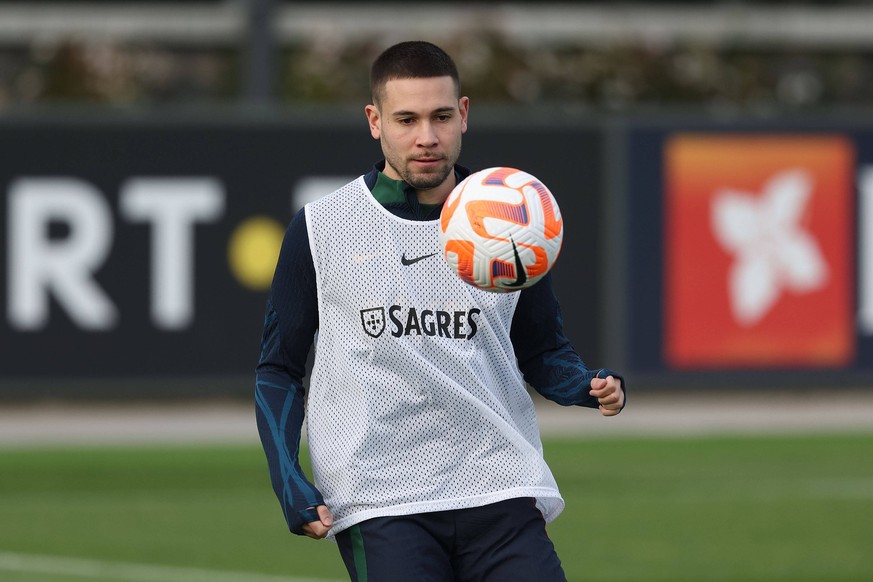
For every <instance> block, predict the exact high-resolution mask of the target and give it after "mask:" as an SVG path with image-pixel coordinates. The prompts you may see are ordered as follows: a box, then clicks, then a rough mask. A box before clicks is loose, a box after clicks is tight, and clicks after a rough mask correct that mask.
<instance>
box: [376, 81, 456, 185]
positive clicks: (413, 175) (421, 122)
mask: <svg viewBox="0 0 873 582" xmlns="http://www.w3.org/2000/svg"><path fill="white" fill-rule="evenodd" d="M381 101H382V102H381V104H380V106H379V107H376V106H375V105H367V107H366V113H367V119H368V121H369V123H370V134H371V135H372V136H373V138H374V139H378V140H380V141H381V143H382V152H383V153H384V155H385V160H386V164H385V174H386V175H387V176H388V177H389V178H393V179H395V180H404V181H405V182H407V183H408V184H409V185H411V186H412V187H413V188H415V189H416V190H434V189H437V190H440V189H441V188H440V186H444V188H443V189H445V190H446V192H445V195H446V196H447V195H448V193H449V191H450V190H451V188H452V187H453V186H454V180H449V182H448V183H447V182H446V180H447V178H449V177H450V176H452V175H453V174H452V168H453V166H454V164H455V162H456V161H457V160H458V156H460V155H461V135H462V134H463V133H464V132H466V131H467V111H468V108H469V99H467V97H461V98H460V99H458V97H457V93H456V91H455V84H454V82H453V80H452V78H451V77H448V76H446V77H431V78H424V79H393V80H391V81H388V82H387V83H386V84H385V88H384V90H383V92H382V100H381ZM440 194H442V193H441V192H440Z"/></svg>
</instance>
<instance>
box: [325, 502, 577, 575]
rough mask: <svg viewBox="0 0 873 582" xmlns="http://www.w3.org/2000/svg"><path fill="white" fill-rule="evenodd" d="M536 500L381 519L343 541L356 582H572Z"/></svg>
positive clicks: (347, 533) (340, 541) (340, 535)
mask: <svg viewBox="0 0 873 582" xmlns="http://www.w3.org/2000/svg"><path fill="white" fill-rule="evenodd" d="M545 526H546V522H545V520H544V519H543V516H542V514H541V513H540V511H539V509H537V507H536V505H535V503H534V500H533V499H531V498H528V497H525V498H518V499H509V500H507V501H501V502H499V503H494V504H491V505H485V506H483V507H474V508H471V509H457V510H452V511H437V512H433V513H420V514H415V515H403V516H397V517H377V518H374V519H370V520H367V521H364V522H361V523H359V524H357V525H354V526H352V527H350V528H348V529H346V530H343V531H341V532H340V533H338V534H337V536H336V541H337V544H338V545H339V550H340V554H341V555H342V558H343V562H344V563H345V565H346V569H347V570H348V571H349V577H350V578H351V580H352V582H405V581H409V582H413V581H414V582H453V581H458V582H461V581H463V582H473V581H477V582H485V581H490V582H498V581H499V582H514V581H518V582H529V581H531V580H535V581H537V582H566V577H565V576H564V570H563V569H562V568H561V561H560V560H559V559H558V555H557V554H556V553H555V546H554V545H553V544H552V541H551V540H550V539H549V536H548V535H547V534H546V527H545Z"/></svg>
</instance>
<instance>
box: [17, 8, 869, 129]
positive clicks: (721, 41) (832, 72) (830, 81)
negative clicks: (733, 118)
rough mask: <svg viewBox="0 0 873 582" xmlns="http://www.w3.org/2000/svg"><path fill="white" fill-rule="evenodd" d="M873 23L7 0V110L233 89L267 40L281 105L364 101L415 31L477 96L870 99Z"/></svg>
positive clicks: (704, 13)
mask: <svg viewBox="0 0 873 582" xmlns="http://www.w3.org/2000/svg"><path fill="white" fill-rule="evenodd" d="M387 14H390V15H391V16H390V18H386V17H385V16H384V15H387ZM871 27H873V6H871V5H870V4H869V3H857V2H855V3H853V2H823V1H822V2H781V1H767V2H740V1H725V2H702V1H697V2H691V1H685V2H671V3H661V2H636V3H633V4H625V3H605V2H603V3H597V2H560V3H559V2H555V3H506V2H477V3H472V4H471V3H465V2H447V3H446V2H444V3H442V4H440V6H439V7H434V6H430V5H421V6H420V7H418V6H414V7H411V6H410V5H409V4H407V3H402V4H400V3H393V4H392V3H390V2H385V3H381V4H378V5H376V4H365V3H362V4H360V5H359V4H344V3H339V2H321V3H315V2H294V1H281V0H188V1H185V2H169V1H161V0H143V1H123V0H103V1H100V0H91V1H75V0H55V1H51V2H48V1H42V0H29V1H27V2H25V1H22V0H19V1H8V0H3V1H0V110H2V109H10V108H21V107H29V106H33V105H40V106H41V105H106V106H113V107H119V106H120V107H151V106H164V105H192V104H194V105H233V104H238V103H240V102H243V101H245V99H246V98H247V96H248V95H250V94H251V91H250V89H251V86H250V85H251V83H252V82H253V81H252V74H251V73H252V67H253V66H255V67H257V66H258V65H257V63H258V62H259V58H260V56H263V55H267V56H269V59H267V60H266V63H262V65H261V66H266V67H267V68H268V71H266V72H265V73H264V74H263V75H262V77H263V76H266V77H268V78H269V79H268V80H267V81H264V80H263V79H262V80H261V81H254V82H256V83H257V82H260V83H261V84H262V85H265V86H266V87H268V92H269V95H270V100H271V101H272V102H273V103H275V104H277V105H279V106H293V105H299V104H329V105H345V104H355V105H357V104H358V103H360V101H361V96H362V95H366V90H367V77H366V71H367V67H368V65H369V62H370V61H371V60H372V58H373V57H374V56H375V54H377V53H378V52H379V51H380V50H381V49H382V48H384V47H385V46H387V45H388V44H391V43H392V42H395V41H398V40H401V39H407V38H415V37H417V38H426V39H431V40H436V41H439V42H440V43H442V44H444V45H445V46H446V47H447V48H448V49H449V50H450V52H452V53H453V54H454V55H456V57H457V59H458V63H459V66H460V67H461V69H462V78H463V81H464V83H465V85H466V86H465V91H466V92H468V93H469V94H471V95H475V96H476V100H477V103H478V104H498V105H506V104H512V105H519V104H521V105H523V104H534V103H535V104H537V105H542V104H543V103H558V104H572V105H577V106H582V107H590V108H594V109H598V110H608V111H628V110H636V109H647V110H651V109H653V108H654V109H665V108H676V107H694V108H703V109H716V110H723V109H728V110H737V109H738V110H742V111H751V112H756V113H767V112H768V111H773V110H782V111H784V110H786V109H787V110H810V109H815V108H821V107H828V108H833V107H858V106H865V105H867V104H868V103H870V102H871V100H873V74H871V72H873V71H871V68H873V35H870V34H869V31H870V30H871ZM254 49H257V50H261V51H262V52H260V53H256V52H253V50H254ZM264 50H266V51H268V52H266V53H265V52H263V51H264ZM253 57H254V58H253ZM260 60H265V59H260ZM253 63H254V64H253ZM262 92H263V91H262Z"/></svg>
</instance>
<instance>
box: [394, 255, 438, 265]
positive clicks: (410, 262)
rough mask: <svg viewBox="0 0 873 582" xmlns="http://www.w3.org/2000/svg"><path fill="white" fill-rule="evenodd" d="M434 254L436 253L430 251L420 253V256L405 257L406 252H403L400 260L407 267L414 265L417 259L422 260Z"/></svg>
mask: <svg viewBox="0 0 873 582" xmlns="http://www.w3.org/2000/svg"><path fill="white" fill-rule="evenodd" d="M436 254H437V253H431V254H429V255H422V256H420V257H415V258H414V259H407V258H406V253H403V256H401V257H400V262H401V263H402V264H403V266H404V267H408V266H409V265H414V264H415V263H417V262H418V261H423V260H424V259H426V258H428V257H433V256H434V255H436Z"/></svg>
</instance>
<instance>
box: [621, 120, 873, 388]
mask: <svg viewBox="0 0 873 582" xmlns="http://www.w3.org/2000/svg"><path fill="white" fill-rule="evenodd" d="M625 143H626V144H627V149H626V151H625V153H626V158H625V159H626V163H627V168H629V169H632V171H629V172H628V178H627V185H628V188H627V196H628V198H627V200H628V204H627V206H628V208H629V209H631V211H630V212H629V213H628V215H627V217H626V218H627V220H628V221H629V222H628V232H629V233H630V239H629V247H628V256H627V258H628V261H629V263H628V264H629V270H628V278H629V283H630V285H629V289H630V294H629V296H628V303H627V309H628V317H627V321H628V322H629V324H628V327H627V334H626V338H627V341H626V348H627V352H628V359H629V362H630V364H631V367H632V368H633V369H634V370H637V371H639V372H643V373H652V374H659V375H662V376H664V375H666V376H668V377H672V378H681V377H682V376H692V377H693V376H695V375H697V376H698V377H699V375H700V374H705V375H708V376H707V377H708V378H716V377H719V376H721V377H730V375H731V374H744V373H746V374H759V375H764V376H766V377H769V379H771V380H772V379H780V378H791V379H792V381H795V382H800V383H804V382H805V383H810V382H818V383H819V385H820V381H821V380H822V379H828V382H829V385H834V384H835V383H837V382H840V381H842V380H844V379H845V378H846V377H847V376H850V377H853V378H856V379H857V378H862V379H863V378H869V373H870V372H871V371H873V338H871V334H873V130H871V128H870V127H864V126H862V125H861V124H859V123H858V122H857V121H853V122H852V123H851V124H850V123H840V122H838V121H837V122H834V121H832V120H830V121H828V122H827V123H818V124H814V123H809V122H806V123H803V122H796V121H795V122H793V123H791V124H787V123H760V122H759V123H754V124H752V123H746V124H740V123H734V124H716V123H711V122H701V123H687V122H681V123H675V122H674V123H669V124H666V123H665V124H658V125H653V124H651V123H649V124H640V125H639V126H638V127H636V128H634V129H632V130H631V131H629V133H628V134H627V135H626V142H625ZM834 372H838V373H839V375H833V373H834Z"/></svg>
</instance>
